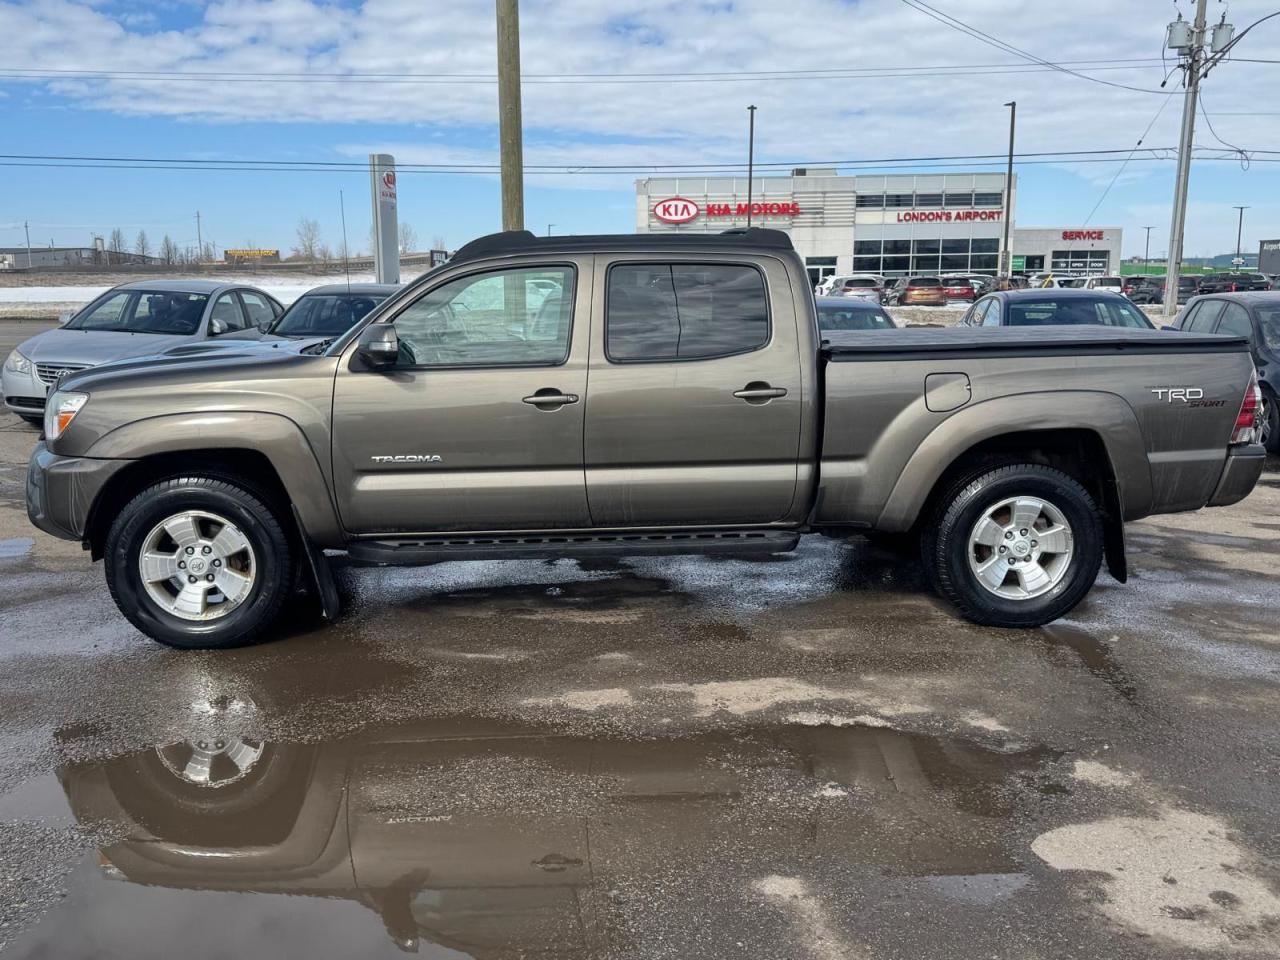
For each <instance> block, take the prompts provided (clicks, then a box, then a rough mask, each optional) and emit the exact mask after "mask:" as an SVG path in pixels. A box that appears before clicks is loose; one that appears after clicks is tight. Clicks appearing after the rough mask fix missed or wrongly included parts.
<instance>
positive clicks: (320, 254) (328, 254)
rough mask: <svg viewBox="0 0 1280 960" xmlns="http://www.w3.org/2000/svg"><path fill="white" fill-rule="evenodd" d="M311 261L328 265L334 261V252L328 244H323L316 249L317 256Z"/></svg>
mask: <svg viewBox="0 0 1280 960" xmlns="http://www.w3.org/2000/svg"><path fill="white" fill-rule="evenodd" d="M311 259H313V260H320V261H322V262H324V263H328V262H329V261H330V260H332V259H333V251H332V250H330V249H329V245H328V244H327V243H322V244H320V245H318V246H317V247H316V252H315V256H313V257H312V258H311Z"/></svg>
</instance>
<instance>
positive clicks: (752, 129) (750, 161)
mask: <svg viewBox="0 0 1280 960" xmlns="http://www.w3.org/2000/svg"><path fill="white" fill-rule="evenodd" d="M755 163H756V105H755V104H754V103H753V104H752V105H751V106H749V107H747V229H748V230H750V229H751V185H752V180H753V179H754V178H755Z"/></svg>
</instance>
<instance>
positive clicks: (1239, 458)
mask: <svg viewBox="0 0 1280 960" xmlns="http://www.w3.org/2000/svg"><path fill="white" fill-rule="evenodd" d="M1266 459H1267V448H1266V447H1264V446H1263V445H1262V444H1260V443H1251V444H1249V446H1247V447H1240V448H1239V449H1238V450H1233V451H1232V452H1231V453H1229V454H1227V462H1226V464H1225V465H1224V466H1223V468H1222V475H1221V476H1220V477H1219V478H1218V486H1217V487H1216V488H1215V489H1214V491H1213V496H1211V497H1210V498H1209V506H1211V507H1229V506H1231V504H1233V503H1239V502H1240V501H1241V500H1243V499H1244V498H1245V497H1247V496H1248V495H1249V494H1250V493H1252V492H1253V488H1254V486H1255V485H1256V484H1257V482H1258V478H1259V477H1260V476H1262V465H1263V464H1264V463H1265V462H1266Z"/></svg>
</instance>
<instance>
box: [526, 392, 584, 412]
mask: <svg viewBox="0 0 1280 960" xmlns="http://www.w3.org/2000/svg"><path fill="white" fill-rule="evenodd" d="M521 400H522V402H524V403H527V404H529V405H530V406H534V407H537V408H538V409H539V410H558V409H560V408H561V407H563V406H564V405H565V404H566V403H577V402H578V395H577V394H576V393H561V392H560V391H559V390H554V389H552V388H551V387H543V388H542V389H541V390H539V391H537V392H536V393H533V394H531V395H530V396H527V397H523V398H521Z"/></svg>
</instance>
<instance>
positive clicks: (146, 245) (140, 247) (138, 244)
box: [133, 230, 151, 257]
mask: <svg viewBox="0 0 1280 960" xmlns="http://www.w3.org/2000/svg"><path fill="white" fill-rule="evenodd" d="M133 252H134V253H136V254H137V255H138V256H140V257H149V256H151V241H150V240H148V239H147V231H145V230H139V231H138V236H137V238H136V239H135V240H134V241H133Z"/></svg>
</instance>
